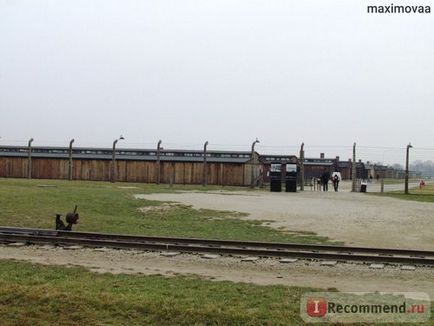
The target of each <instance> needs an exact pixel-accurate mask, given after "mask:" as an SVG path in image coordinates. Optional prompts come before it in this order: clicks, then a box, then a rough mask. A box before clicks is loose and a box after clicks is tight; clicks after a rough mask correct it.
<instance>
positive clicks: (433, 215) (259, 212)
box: [137, 191, 434, 250]
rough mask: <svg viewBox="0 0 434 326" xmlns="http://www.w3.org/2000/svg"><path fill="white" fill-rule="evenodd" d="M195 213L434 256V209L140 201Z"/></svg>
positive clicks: (403, 204)
mask: <svg viewBox="0 0 434 326" xmlns="http://www.w3.org/2000/svg"><path fill="white" fill-rule="evenodd" d="M137 197H138V198H144V199H150V200H161V201H176V202H181V203H183V204H187V205H192V206H193V207H195V208H208V209H215V210H229V211H238V212H245V213H249V216H247V217H245V218H246V219H254V220H267V221H269V220H272V221H274V222H272V223H271V224H270V225H269V226H271V227H274V228H281V227H283V228H284V229H286V230H290V231H311V232H315V233H317V234H318V235H321V236H326V237H329V238H331V239H333V240H338V241H343V242H345V243H346V244H348V245H360V246H373V247H374V246H376V247H390V248H411V249H425V250H434V204H432V203H420V202H413V201H404V200H398V199H393V198H385V197H376V196H369V195H366V194H361V193H350V192H338V193H336V192H331V191H329V192H310V191H306V192H298V193H270V192H248V191H245V192H220V193H215V192H214V193H200V192H182V193H174V194H164V193H162V194H150V195H138V196H137Z"/></svg>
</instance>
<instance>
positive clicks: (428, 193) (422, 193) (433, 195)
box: [370, 184, 434, 203]
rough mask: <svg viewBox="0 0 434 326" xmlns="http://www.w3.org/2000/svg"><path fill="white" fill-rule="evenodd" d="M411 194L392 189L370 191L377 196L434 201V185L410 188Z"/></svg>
mask: <svg viewBox="0 0 434 326" xmlns="http://www.w3.org/2000/svg"><path fill="white" fill-rule="evenodd" d="M409 192H410V193H409V194H408V195H406V194H404V192H403V191H391V192H385V193H370V194H372V195H375V196H386V197H392V198H397V199H404V200H414V201H420V202H428V203H434V185H433V184H429V185H426V186H425V187H424V188H423V189H410V190H409Z"/></svg>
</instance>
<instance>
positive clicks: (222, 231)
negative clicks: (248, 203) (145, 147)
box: [0, 179, 327, 243]
mask: <svg viewBox="0 0 434 326" xmlns="http://www.w3.org/2000/svg"><path fill="white" fill-rule="evenodd" d="M194 189H199V190H201V191H205V190H214V189H221V187H207V188H205V189H203V187H200V186H196V187H194V186H176V187H174V188H173V189H172V188H170V187H169V186H167V185H160V186H156V185H150V184H137V183H135V184H127V183H115V184H112V183H107V182H83V181H72V182H69V181H56V180H23V179H0V207H1V208H2V209H1V210H0V225H10V226H26V227H40V228H54V217H55V213H57V212H59V213H62V215H64V214H65V213H66V212H68V211H71V210H72V209H73V206H74V205H75V204H77V205H79V213H80V216H81V217H80V223H79V224H78V225H76V226H74V229H75V230H77V231H94V232H110V233H125V234H143V235H159V236H180V237H202V238H215V239H239V240H258V241H259V240H260V241H288V242H303V243H308V242H309V243H322V242H327V239H326V238H323V237H319V236H316V235H315V234H312V233H304V232H299V233H292V232H291V233H285V232H283V231H279V230H275V229H271V228H269V227H266V226H261V225H260V224H261V223H262V222H263V221H262V222H259V221H245V220H240V219H239V218H237V217H239V216H242V215H243V214H242V213H239V212H228V211H214V210H206V209H200V210H197V209H193V208H191V207H189V206H185V205H175V206H169V207H168V206H167V205H166V206H164V203H162V202H159V201H149V200H143V199H135V198H134V197H133V195H134V194H143V193H154V192H171V191H175V190H194ZM225 189H226V190H228V191H230V190H239V189H240V188H226V187H225ZM243 190H245V188H243ZM143 208H144V209H145V210H146V211H145V212H141V211H140V209H143Z"/></svg>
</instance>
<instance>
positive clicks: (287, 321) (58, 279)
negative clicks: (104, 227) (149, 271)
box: [0, 261, 311, 326]
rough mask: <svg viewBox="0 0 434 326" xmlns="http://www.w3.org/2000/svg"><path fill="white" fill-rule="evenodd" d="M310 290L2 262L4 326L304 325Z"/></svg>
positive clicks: (0, 311)
mask: <svg viewBox="0 0 434 326" xmlns="http://www.w3.org/2000/svg"><path fill="white" fill-rule="evenodd" d="M307 291H311V289H308V288H304V289H303V288H295V287H292V288H288V287H284V286H257V285H252V284H245V283H237V284H234V283H231V282H214V281H209V280H202V279H199V278H192V277H190V278H186V277H174V278H165V277H162V276H158V275H155V276H140V275H137V276H131V275H112V274H93V273H91V272H88V271H86V270H84V269H82V268H77V267H73V268H65V267H53V266H42V265H32V264H29V263H17V262H8V261H0V324H1V325H2V326H8V325H20V326H25V325H241V324H243V325H297V324H302V322H301V319H300V317H299V309H300V308H299V298H300V295H301V294H302V293H303V292H307Z"/></svg>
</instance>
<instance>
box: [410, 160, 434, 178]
mask: <svg viewBox="0 0 434 326" xmlns="http://www.w3.org/2000/svg"><path fill="white" fill-rule="evenodd" d="M410 170H412V171H416V172H421V173H422V175H423V176H427V177H434V162H433V161H431V160H428V161H421V160H417V161H414V162H413V163H411V164H410Z"/></svg>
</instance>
